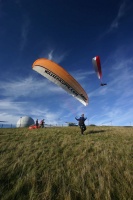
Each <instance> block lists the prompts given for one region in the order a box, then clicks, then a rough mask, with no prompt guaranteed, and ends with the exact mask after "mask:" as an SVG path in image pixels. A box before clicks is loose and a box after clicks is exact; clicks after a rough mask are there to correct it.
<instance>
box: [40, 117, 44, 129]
mask: <svg viewBox="0 0 133 200" xmlns="http://www.w3.org/2000/svg"><path fill="white" fill-rule="evenodd" d="M44 123H45V122H44V119H43V120H41V122H40V126H41V128H44Z"/></svg>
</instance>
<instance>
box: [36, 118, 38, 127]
mask: <svg viewBox="0 0 133 200" xmlns="http://www.w3.org/2000/svg"><path fill="white" fill-rule="evenodd" d="M38 125H39V124H38V119H37V120H36V127H37V128H38Z"/></svg>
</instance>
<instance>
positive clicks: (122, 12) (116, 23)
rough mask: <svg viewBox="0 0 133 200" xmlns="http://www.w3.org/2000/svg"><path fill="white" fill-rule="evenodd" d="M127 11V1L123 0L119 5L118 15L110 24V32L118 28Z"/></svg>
mask: <svg viewBox="0 0 133 200" xmlns="http://www.w3.org/2000/svg"><path fill="white" fill-rule="evenodd" d="M126 11H127V5H126V1H123V2H122V4H121V5H120V7H119V10H118V13H117V16H116V17H115V19H114V20H113V22H112V23H111V25H110V28H109V30H108V32H110V31H112V30H113V29H115V28H118V26H119V23H120V19H121V18H122V17H123V16H124V15H125V13H126Z"/></svg>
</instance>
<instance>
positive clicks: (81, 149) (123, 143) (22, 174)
mask: <svg viewBox="0 0 133 200" xmlns="http://www.w3.org/2000/svg"><path fill="white" fill-rule="evenodd" d="M132 170H133V128H132V127H131V128H126V127H87V130H86V131H85V133H84V135H81V134H80V130H79V127H60V128H59V127H56V128H44V129H38V130H28V129H27V128H19V129H0V199H1V200H13V199H16V200H19V199H24V200H56V199H58V200H80V199H83V200H92V199H95V200H105V199H106V200H111V199H113V200H115V199H117V200H118V199H119V200H131V199H133V192H132V189H133V187H132V186H133V174H132Z"/></svg>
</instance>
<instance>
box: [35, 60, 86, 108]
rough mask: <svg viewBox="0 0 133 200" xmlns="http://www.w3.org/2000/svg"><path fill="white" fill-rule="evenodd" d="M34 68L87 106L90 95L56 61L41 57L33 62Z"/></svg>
mask: <svg viewBox="0 0 133 200" xmlns="http://www.w3.org/2000/svg"><path fill="white" fill-rule="evenodd" d="M32 69H33V70H35V71H36V72H38V73H40V74H41V75H42V76H44V77H46V78H47V79H49V80H50V81H52V82H53V83H55V84H57V85H58V86H60V87H62V88H63V89H64V90H65V91H66V92H68V93H69V94H71V95H72V96H73V97H75V98H76V99H77V100H78V101H80V102H81V103H82V104H83V105H85V106H86V105H87V104H88V96H87V94H86V92H85V91H84V89H83V88H82V87H81V85H80V84H79V83H78V82H77V81H76V80H75V79H74V78H73V77H72V76H71V75H70V74H69V73H68V72H67V71H66V70H65V69H63V68H62V67H61V66H59V65H58V64H56V63H55V62H53V61H51V60H48V59H45V58H40V59H37V60H36V61H35V62H34V63H33V65H32Z"/></svg>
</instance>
